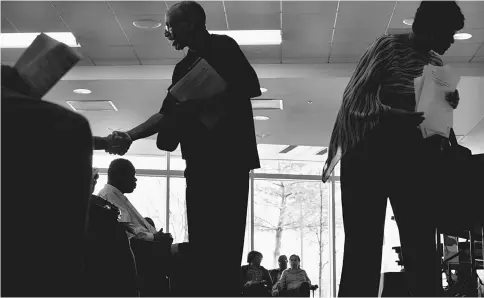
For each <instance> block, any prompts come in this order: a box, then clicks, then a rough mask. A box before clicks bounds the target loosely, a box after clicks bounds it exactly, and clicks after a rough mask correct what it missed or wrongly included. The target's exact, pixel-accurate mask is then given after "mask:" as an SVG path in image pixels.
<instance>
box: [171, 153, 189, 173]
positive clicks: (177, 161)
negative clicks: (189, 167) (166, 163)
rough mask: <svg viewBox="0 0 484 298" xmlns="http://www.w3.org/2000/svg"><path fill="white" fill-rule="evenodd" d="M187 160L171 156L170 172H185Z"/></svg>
mask: <svg viewBox="0 0 484 298" xmlns="http://www.w3.org/2000/svg"><path fill="white" fill-rule="evenodd" d="M185 167H186V163H185V160H184V159H182V157H181V156H179V155H170V170H177V171H184V170H185Z"/></svg>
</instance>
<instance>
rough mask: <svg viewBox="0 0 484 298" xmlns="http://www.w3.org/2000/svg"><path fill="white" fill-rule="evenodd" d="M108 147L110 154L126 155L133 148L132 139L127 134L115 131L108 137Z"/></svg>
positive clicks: (107, 150)
mask: <svg viewBox="0 0 484 298" xmlns="http://www.w3.org/2000/svg"><path fill="white" fill-rule="evenodd" d="M107 142H108V146H107V148H106V152H108V153H110V154H117V155H124V154H125V153H126V152H128V149H129V147H130V146H131V143H132V141H131V138H130V137H129V135H128V134H127V133H125V132H121V131H114V132H113V133H112V134H111V135H109V136H108V137H107Z"/></svg>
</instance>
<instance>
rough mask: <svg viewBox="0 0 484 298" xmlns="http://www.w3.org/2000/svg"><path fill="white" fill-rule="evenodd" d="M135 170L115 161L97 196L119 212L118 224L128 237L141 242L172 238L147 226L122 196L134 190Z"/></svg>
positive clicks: (124, 162) (129, 164) (124, 163)
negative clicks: (121, 225)
mask: <svg viewBox="0 0 484 298" xmlns="http://www.w3.org/2000/svg"><path fill="white" fill-rule="evenodd" d="M136 180H137V179H136V169H135V168H134V166H133V164H132V163H131V162H130V161H129V160H127V159H123V158H118V159H115V160H113V161H112V162H111V164H110V165H109V169H108V183H107V184H106V185H105V186H104V188H103V189H102V190H101V191H100V192H99V194H98V196H100V197H101V198H103V199H105V200H107V201H109V202H111V203H112V204H114V205H115V206H116V207H118V208H119V210H120V211H121V216H120V219H119V222H121V223H123V224H124V225H125V226H126V230H127V233H128V237H129V238H130V239H131V238H133V237H135V238H138V239H142V240H148V241H153V240H161V239H165V240H166V238H172V237H171V235H170V234H166V233H163V229H160V231H156V229H155V228H154V227H153V226H152V225H151V224H149V223H148V222H147V221H146V220H145V219H144V218H143V216H141V214H140V213H139V212H138V210H136V208H135V207H134V206H133V205H132V204H131V202H130V201H129V200H128V198H127V197H126V196H125V195H124V194H126V193H132V192H133V191H134V189H135V188H136Z"/></svg>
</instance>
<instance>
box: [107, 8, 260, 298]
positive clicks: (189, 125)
mask: <svg viewBox="0 0 484 298" xmlns="http://www.w3.org/2000/svg"><path fill="white" fill-rule="evenodd" d="M205 22H206V16H205V12H204V10H203V8H202V7H201V6H200V5H199V4H198V3H196V2H194V1H183V2H180V3H177V4H175V5H173V6H172V7H171V8H170V9H169V11H168V13H167V14H166V26H165V37H166V38H167V39H168V40H169V41H170V42H171V43H172V45H173V47H174V48H175V49H176V50H182V49H184V48H185V47H188V48H189V51H188V54H187V55H186V56H185V58H184V59H183V60H182V61H180V62H179V63H178V64H177V65H176V67H175V70H174V72H173V79H172V81H173V84H175V83H176V82H178V81H179V80H180V79H181V78H183V76H185V75H186V74H187V73H188V71H189V68H190V67H191V66H192V65H193V64H194V63H195V61H196V60H197V59H199V58H204V59H205V60H206V61H207V62H208V63H209V64H210V65H211V66H212V67H213V68H214V69H215V70H216V71H217V73H218V74H219V75H220V76H221V77H222V78H223V79H224V80H225V81H226V82H227V85H228V88H227V90H226V92H225V93H224V94H223V95H222V96H217V97H216V98H209V99H206V100H197V104H191V103H190V102H189V103H183V104H180V103H179V102H178V101H177V100H176V99H175V98H174V97H172V96H171V95H170V93H168V95H167V97H166V98H165V100H164V102H163V105H162V107H161V110H160V112H159V113H156V114H154V115H153V116H151V117H150V118H149V119H148V120H147V121H146V122H144V123H142V124H140V125H139V126H137V127H135V128H133V129H132V130H130V131H127V132H125V133H122V132H115V133H114V135H115V136H117V137H118V138H119V139H120V144H125V145H124V146H121V147H120V148H121V149H127V148H128V147H129V146H130V144H131V141H135V140H138V139H142V138H146V137H148V136H151V135H153V134H155V133H159V136H158V139H159V140H160V139H165V140H175V145H176V143H177V142H178V141H179V142H180V144H181V151H182V157H183V158H184V159H185V160H186V165H187V167H186V170H185V177H186V180H187V190H186V200H187V213H188V232H189V242H190V245H191V246H192V249H191V251H193V258H194V259H193V263H192V265H194V266H196V267H199V268H200V270H201V271H200V270H192V271H194V272H196V275H195V276H193V278H191V282H193V283H195V284H191V285H190V288H191V289H193V291H194V292H193V293H189V294H188V295H193V296H229V297H230V296H238V295H239V293H238V290H239V284H238V282H239V270H240V264H241V261H242V252H243V243H244V233H245V224H246V216H247V201H248V192H249V171H250V170H252V169H256V168H259V167H260V164H259V156H258V152H257V144H256V139H255V129H254V120H253V113H252V105H251V101H250V99H251V98H252V97H257V96H260V95H261V92H260V85H259V80H258V78H257V74H256V73H255V71H254V69H253V68H252V66H251V65H250V63H249V62H248V60H247V58H246V57H245V56H244V54H243V53H242V51H241V49H240V48H239V45H238V44H237V42H236V41H235V40H233V39H232V38H230V37H228V36H225V35H215V34H210V33H209V32H208V31H207V29H206V27H205ZM220 111H222V112H221V113H220ZM201 115H203V116H204V117H205V116H207V117H209V118H212V119H214V118H213V117H212V116H214V115H215V118H218V119H217V120H216V122H215V124H214V125H213V126H212V125H208V126H207V125H206V124H205V122H204V121H202V120H201V119H202V118H203V117H201ZM220 115H222V116H220ZM218 116H220V117H218ZM174 118H176V124H175V125H173V123H174V122H172V120H170V119H174ZM168 123H171V125H168ZM168 127H169V128H168ZM175 147H176V146H175ZM124 151H125V150H120V152H121V154H123V152H124ZM114 153H117V151H114ZM215 248H216V249H215ZM214 251H217V255H216V256H215V255H214ZM214 257H216V259H217V260H220V262H217V264H216V265H207V258H208V259H210V258H214ZM209 263H210V261H209ZM202 268H203V269H202Z"/></svg>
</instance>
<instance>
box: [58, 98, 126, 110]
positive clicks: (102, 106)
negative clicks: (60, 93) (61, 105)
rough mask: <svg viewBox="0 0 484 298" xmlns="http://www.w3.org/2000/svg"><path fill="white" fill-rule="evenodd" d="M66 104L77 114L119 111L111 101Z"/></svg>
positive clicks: (70, 102)
mask: <svg viewBox="0 0 484 298" xmlns="http://www.w3.org/2000/svg"><path fill="white" fill-rule="evenodd" d="M66 103H67V104H68V105H69V106H70V107H71V108H72V109H73V110H74V111H76V112H78V111H115V112H117V111H118V108H116V106H115V105H114V103H113V102H112V101H110V100H68V101H66Z"/></svg>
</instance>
